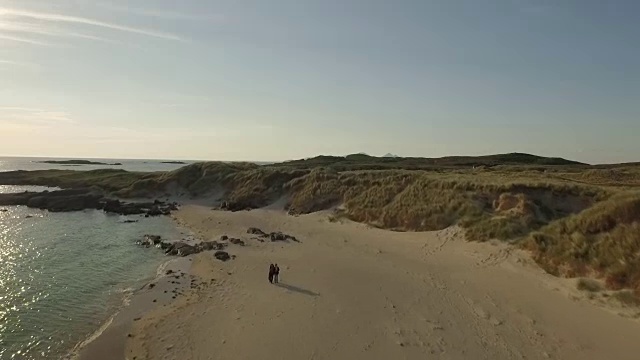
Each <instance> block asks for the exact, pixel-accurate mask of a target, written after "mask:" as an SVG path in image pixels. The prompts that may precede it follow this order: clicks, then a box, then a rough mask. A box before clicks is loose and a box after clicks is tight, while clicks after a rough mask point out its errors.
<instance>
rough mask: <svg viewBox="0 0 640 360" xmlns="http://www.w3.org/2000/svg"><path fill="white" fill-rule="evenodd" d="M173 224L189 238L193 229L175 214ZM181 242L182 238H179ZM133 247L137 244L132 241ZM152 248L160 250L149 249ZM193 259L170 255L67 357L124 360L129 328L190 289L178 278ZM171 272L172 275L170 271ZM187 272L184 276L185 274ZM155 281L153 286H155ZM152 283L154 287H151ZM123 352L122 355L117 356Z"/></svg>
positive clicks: (75, 359)
mask: <svg viewBox="0 0 640 360" xmlns="http://www.w3.org/2000/svg"><path fill="white" fill-rule="evenodd" d="M170 221H171V222H172V224H173V226H174V227H175V228H176V229H177V230H178V231H179V232H180V233H182V234H183V236H184V237H185V238H187V239H189V238H191V237H192V236H191V235H189V233H190V232H189V229H186V228H184V227H182V226H180V225H179V224H178V223H177V222H176V221H175V219H174V218H173V217H172V218H171V220H170ZM176 241H178V239H176ZM132 246H137V245H134V244H132ZM148 250H149V251H159V250H158V249H155V248H149V249H148ZM191 261H192V259H191V258H190V257H170V258H167V259H164V261H162V262H161V263H160V264H159V265H158V266H157V267H156V269H155V273H154V275H152V276H151V277H149V278H147V279H143V280H141V281H140V282H139V283H138V284H136V287H135V288H134V289H133V290H132V291H131V293H130V294H129V295H126V294H125V295H124V296H123V298H122V299H121V304H120V306H119V307H118V308H117V309H115V312H114V313H112V314H111V315H110V316H109V318H108V319H106V320H105V321H104V322H102V323H101V325H100V326H99V327H98V329H97V330H96V331H94V332H93V333H91V334H90V335H88V336H87V337H86V338H85V339H84V340H82V341H80V342H78V343H77V344H76V345H75V346H74V347H73V348H72V349H71V350H70V351H69V352H68V353H67V355H65V356H64V357H63V359H67V360H101V359H104V360H112V359H115V358H118V359H119V358H122V359H124V358H125V357H124V352H125V345H126V340H127V335H128V333H129V329H130V328H131V326H132V325H133V323H134V321H137V319H139V318H140V317H141V316H143V315H144V314H146V313H148V312H149V311H152V310H153V309H155V308H157V307H162V306H167V305H168V304H170V303H171V300H174V299H172V298H171V297H172V296H174V295H175V294H176V293H174V291H176V292H177V293H184V292H185V291H187V290H188V285H189V284H188V283H186V282H184V281H180V283H179V284H176V282H178V281H179V280H176V276H177V275H176V274H178V275H180V277H181V278H182V277H184V276H185V275H187V274H188V273H189V270H190V266H191ZM167 272H170V273H171V274H167ZM182 274H184V275H182ZM152 284H153V285H152ZM150 286H152V287H151V288H150ZM114 352H117V353H118V354H120V353H122V356H118V355H115V356H114Z"/></svg>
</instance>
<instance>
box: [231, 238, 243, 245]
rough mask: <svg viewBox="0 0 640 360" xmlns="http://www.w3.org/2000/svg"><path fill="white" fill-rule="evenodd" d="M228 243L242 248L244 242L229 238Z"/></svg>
mask: <svg viewBox="0 0 640 360" xmlns="http://www.w3.org/2000/svg"><path fill="white" fill-rule="evenodd" d="M229 242H230V243H232V244H234V245H240V246H244V241H242V240H240V239H235V238H230V239H229Z"/></svg>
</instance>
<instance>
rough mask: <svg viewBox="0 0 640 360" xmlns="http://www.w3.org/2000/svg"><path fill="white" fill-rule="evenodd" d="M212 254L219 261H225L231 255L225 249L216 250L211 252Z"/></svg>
mask: <svg viewBox="0 0 640 360" xmlns="http://www.w3.org/2000/svg"><path fill="white" fill-rule="evenodd" d="M213 256H215V258H216V259H218V260H220V261H227V260H229V259H231V256H229V253H228V252H226V251H216V253H215V254H213Z"/></svg>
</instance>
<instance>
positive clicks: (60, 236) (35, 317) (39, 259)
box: [0, 157, 191, 360]
mask: <svg viewBox="0 0 640 360" xmlns="http://www.w3.org/2000/svg"><path fill="white" fill-rule="evenodd" d="M46 160H63V159H47V158H1V157H0V171H11V170H45V169H67V170H92V169H100V168H116V169H124V170H128V171H170V170H175V169H178V168H179V167H181V166H185V165H184V164H164V163H162V162H161V161H159V160H122V159H91V160H92V161H99V162H105V163H122V165H121V166H107V165H83V166H73V167H71V166H62V165H54V164H46V163H42V161H46ZM188 163H191V162H188ZM47 189H48V190H54V189H52V188H45V187H36V186H6V185H0V193H13V192H22V191H27V190H28V191H42V190H47ZM127 219H132V220H139V221H138V222H136V223H125V222H124V221H125V220H127ZM147 233H151V234H158V235H161V236H163V237H165V238H169V239H170V238H180V237H181V236H183V235H182V234H181V229H179V228H178V227H177V226H176V225H175V224H174V223H173V222H172V221H171V219H169V218H167V217H155V218H144V217H141V216H128V217H125V216H120V215H111V214H105V213H104V212H102V211H97V210H85V211H79V212H71V213H50V212H47V211H43V210H37V209H29V208H27V207H24V206H0V359H2V360H4V359H25V360H31V359H61V358H65V357H66V356H67V355H68V354H69V353H70V351H71V350H72V349H73V348H74V347H75V346H76V345H77V344H79V343H81V342H82V341H84V340H85V339H87V338H89V337H90V336H91V335H92V334H93V333H94V332H95V331H96V330H97V329H99V328H100V326H101V324H103V323H104V322H106V321H107V320H108V319H109V318H110V317H111V316H113V315H114V314H115V313H116V312H117V311H118V310H119V309H121V308H122V307H123V306H125V304H126V302H127V299H128V298H130V297H131V296H132V295H133V294H134V293H135V291H136V290H138V289H140V287H142V286H143V285H144V284H145V283H147V282H148V281H150V280H152V279H153V278H154V277H155V276H156V272H157V270H158V268H159V266H161V265H162V264H163V263H164V262H166V261H167V260H168V258H167V257H165V256H164V255H163V254H162V252H161V251H156V249H145V248H141V247H138V246H136V245H135V241H136V240H138V239H140V238H141V237H142V236H143V235H144V234H147Z"/></svg>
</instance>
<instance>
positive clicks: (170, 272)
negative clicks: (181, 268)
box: [165, 269, 173, 275]
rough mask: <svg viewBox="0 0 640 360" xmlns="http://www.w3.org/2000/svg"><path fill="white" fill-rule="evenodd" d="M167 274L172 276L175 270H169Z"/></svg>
mask: <svg viewBox="0 0 640 360" xmlns="http://www.w3.org/2000/svg"><path fill="white" fill-rule="evenodd" d="M165 274H167V275H171V274H173V270H171V269H169V270H167V272H165Z"/></svg>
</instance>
